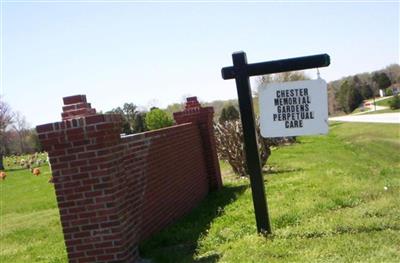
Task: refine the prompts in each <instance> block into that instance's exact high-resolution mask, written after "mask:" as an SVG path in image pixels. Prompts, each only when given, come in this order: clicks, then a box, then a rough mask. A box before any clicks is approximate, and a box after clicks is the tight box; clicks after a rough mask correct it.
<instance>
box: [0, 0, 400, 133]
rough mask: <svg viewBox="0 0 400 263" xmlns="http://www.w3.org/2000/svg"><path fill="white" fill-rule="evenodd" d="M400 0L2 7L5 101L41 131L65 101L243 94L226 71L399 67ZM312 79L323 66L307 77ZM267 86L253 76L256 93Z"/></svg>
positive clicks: (100, 106)
mask: <svg viewBox="0 0 400 263" xmlns="http://www.w3.org/2000/svg"><path fill="white" fill-rule="evenodd" d="M399 8H400V7H399V2H398V1H376V2H371V1H368V2H366V1H364V2H355V1H348V2H346V1H344V2H343V1H342V2H334V1H329V0H325V1H319V2H313V1H300V2H294V1H285V2H278V1H275V2H274V1H252V2H245V1H225V2H223V1H208V2H202V1H200V0H198V1H191V2H179V1H166V2H163V1H153V2H146V1H141V2H138V1H136V2H135V1H95V2H93V1H65V0H64V1H60V0H54V1H29V0H27V1H21V0H1V1H0V9H1V48H0V49H1V50H0V51H1V52H0V53H1V70H0V72H1V80H0V84H1V89H0V95H1V96H2V97H3V99H4V100H5V101H7V103H8V104H10V106H11V107H12V109H13V110H15V111H19V112H20V113H21V114H23V115H24V116H25V117H26V119H27V121H28V122H29V123H30V125H31V126H35V125H39V124H44V123H49V122H56V121H60V120H61V116H60V114H61V108H62V97H65V96H69V95H75V94H86V95H87V99H88V101H89V102H91V103H92V107H95V108H96V109H97V110H98V111H99V110H102V111H107V110H110V109H112V108H115V107H117V106H120V105H122V104H123V103H124V102H133V103H134V104H136V105H139V106H143V107H149V106H158V107H166V106H167V105H168V104H170V103H174V102H181V101H182V98H183V97H184V96H187V95H192V96H198V97H199V99H200V100H201V101H212V100H221V99H233V98H237V93H236V86H235V82H234V80H223V79H222V77H221V68H222V67H225V66H231V65H232V57H231V54H232V53H233V52H235V51H240V50H242V51H245V52H246V53H247V58H248V62H249V63H252V62H262V61H268V60H276V59H284V58H290V57H297V56H306V55H314V54H320V53H327V54H329V55H330V57H331V65H330V66H329V67H326V68H321V69H320V73H321V77H322V78H324V79H325V80H327V81H331V80H335V79H338V78H341V77H343V76H348V75H351V74H355V73H361V72H370V71H374V70H378V69H381V68H384V67H385V66H387V65H389V64H393V63H399V16H400V15H399V13H400V9H399ZM307 73H308V75H309V76H310V77H311V78H315V77H316V70H315V69H313V70H309V71H307ZM255 86H256V81H255V79H254V78H253V79H252V87H253V88H255Z"/></svg>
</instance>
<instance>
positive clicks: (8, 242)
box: [0, 166, 67, 262]
mask: <svg viewBox="0 0 400 263" xmlns="http://www.w3.org/2000/svg"><path fill="white" fill-rule="evenodd" d="M40 169H41V172H42V174H41V175H40V176H38V177H36V176H34V175H32V174H31V173H30V171H29V170H27V169H14V170H9V171H6V173H7V178H6V179H5V180H4V181H0V197H1V198H0V207H1V224H0V230H1V231H0V262H67V255H66V252H65V246H64V240H63V236H62V230H61V225H60V219H59V213H58V208H57V204H56V199H55V194H54V188H53V185H52V184H50V183H48V182H47V181H48V179H49V177H50V172H49V168H48V166H43V167H41V168H40Z"/></svg>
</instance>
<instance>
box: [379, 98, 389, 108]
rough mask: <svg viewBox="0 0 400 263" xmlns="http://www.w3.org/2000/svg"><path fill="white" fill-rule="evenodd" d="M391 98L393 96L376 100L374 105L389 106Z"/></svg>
mask: <svg viewBox="0 0 400 263" xmlns="http://www.w3.org/2000/svg"><path fill="white" fill-rule="evenodd" d="M392 100H393V97H390V98H387V99H384V100H380V101H377V102H376V105H378V106H386V107H389V106H390V102H391V101H392Z"/></svg>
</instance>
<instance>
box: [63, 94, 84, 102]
mask: <svg viewBox="0 0 400 263" xmlns="http://www.w3.org/2000/svg"><path fill="white" fill-rule="evenodd" d="M63 102H64V105H71V104H76V103H80V102H87V101H86V95H83V94H81V95H73V96H68V97H64V98H63Z"/></svg>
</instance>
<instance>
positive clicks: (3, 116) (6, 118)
mask: <svg viewBox="0 0 400 263" xmlns="http://www.w3.org/2000/svg"><path fill="white" fill-rule="evenodd" d="M12 122H13V113H12V111H11V108H10V106H9V105H8V104H7V103H6V102H5V101H4V100H3V98H2V97H0V170H4V165H3V156H4V155H5V154H6V150H7V133H6V129H7V128H8V127H9V126H10V125H11V124H12Z"/></svg>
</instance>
